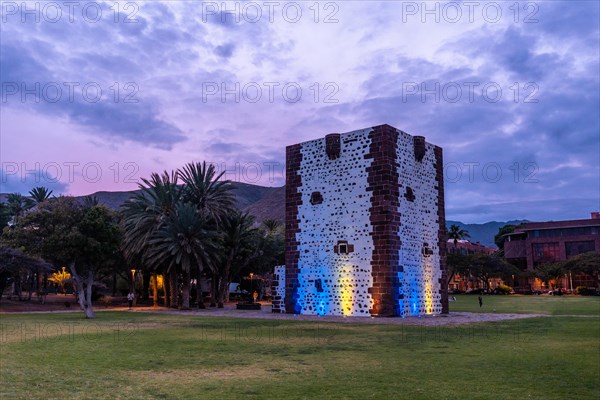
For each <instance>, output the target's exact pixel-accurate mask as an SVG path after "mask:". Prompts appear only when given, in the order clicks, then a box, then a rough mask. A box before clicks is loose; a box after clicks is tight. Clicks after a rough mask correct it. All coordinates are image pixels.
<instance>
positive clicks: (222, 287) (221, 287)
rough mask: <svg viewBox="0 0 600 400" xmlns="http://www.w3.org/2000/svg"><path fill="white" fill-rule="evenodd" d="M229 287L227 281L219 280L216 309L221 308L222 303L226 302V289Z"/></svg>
mask: <svg viewBox="0 0 600 400" xmlns="http://www.w3.org/2000/svg"><path fill="white" fill-rule="evenodd" d="M228 286H229V284H228V282H227V279H220V282H219V300H218V301H219V302H218V307H219V308H223V303H224V302H225V301H226V296H227V287H228Z"/></svg>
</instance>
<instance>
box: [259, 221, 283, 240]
mask: <svg viewBox="0 0 600 400" xmlns="http://www.w3.org/2000/svg"><path fill="white" fill-rule="evenodd" d="M279 227H281V222H279V221H277V220H276V219H272V218H267V219H265V220H264V221H263V222H262V228H263V229H264V230H265V233H266V235H267V236H274V235H275V234H277V233H278V230H279Z"/></svg>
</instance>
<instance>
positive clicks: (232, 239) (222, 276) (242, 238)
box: [213, 211, 259, 308]
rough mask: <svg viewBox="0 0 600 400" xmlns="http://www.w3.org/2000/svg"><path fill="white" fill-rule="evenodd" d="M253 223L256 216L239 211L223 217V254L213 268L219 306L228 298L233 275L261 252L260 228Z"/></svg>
mask: <svg viewBox="0 0 600 400" xmlns="http://www.w3.org/2000/svg"><path fill="white" fill-rule="evenodd" d="M253 225H254V217H252V216H251V215H249V214H248V213H241V212H239V211H233V212H230V213H229V214H227V215H226V216H225V217H224V218H223V219H222V223H221V225H220V231H221V234H222V236H221V242H220V254H221V256H220V257H219V259H218V262H216V263H215V264H214V268H213V279H216V282H217V284H216V285H215V286H216V289H217V291H216V292H217V293H216V296H215V297H216V298H217V302H218V307H219V308H223V302H224V301H226V300H227V297H228V292H229V283H230V282H231V280H232V279H233V277H234V276H235V275H237V274H238V273H239V271H240V270H241V269H242V268H244V267H245V266H247V265H248V264H249V263H250V262H251V261H253V260H254V259H255V258H256V257H257V256H258V254H259V252H258V246H256V239H257V237H258V235H257V233H258V229H256V228H253V227H252V226H253Z"/></svg>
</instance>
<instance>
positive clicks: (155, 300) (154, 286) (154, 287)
mask: <svg viewBox="0 0 600 400" xmlns="http://www.w3.org/2000/svg"><path fill="white" fill-rule="evenodd" d="M152 306H153V307H158V274H154V280H153V284H152Z"/></svg>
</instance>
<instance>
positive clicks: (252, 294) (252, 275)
mask: <svg viewBox="0 0 600 400" xmlns="http://www.w3.org/2000/svg"><path fill="white" fill-rule="evenodd" d="M253 277H254V272H250V297H251V298H252V304H254V290H253V289H252V278H253Z"/></svg>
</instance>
